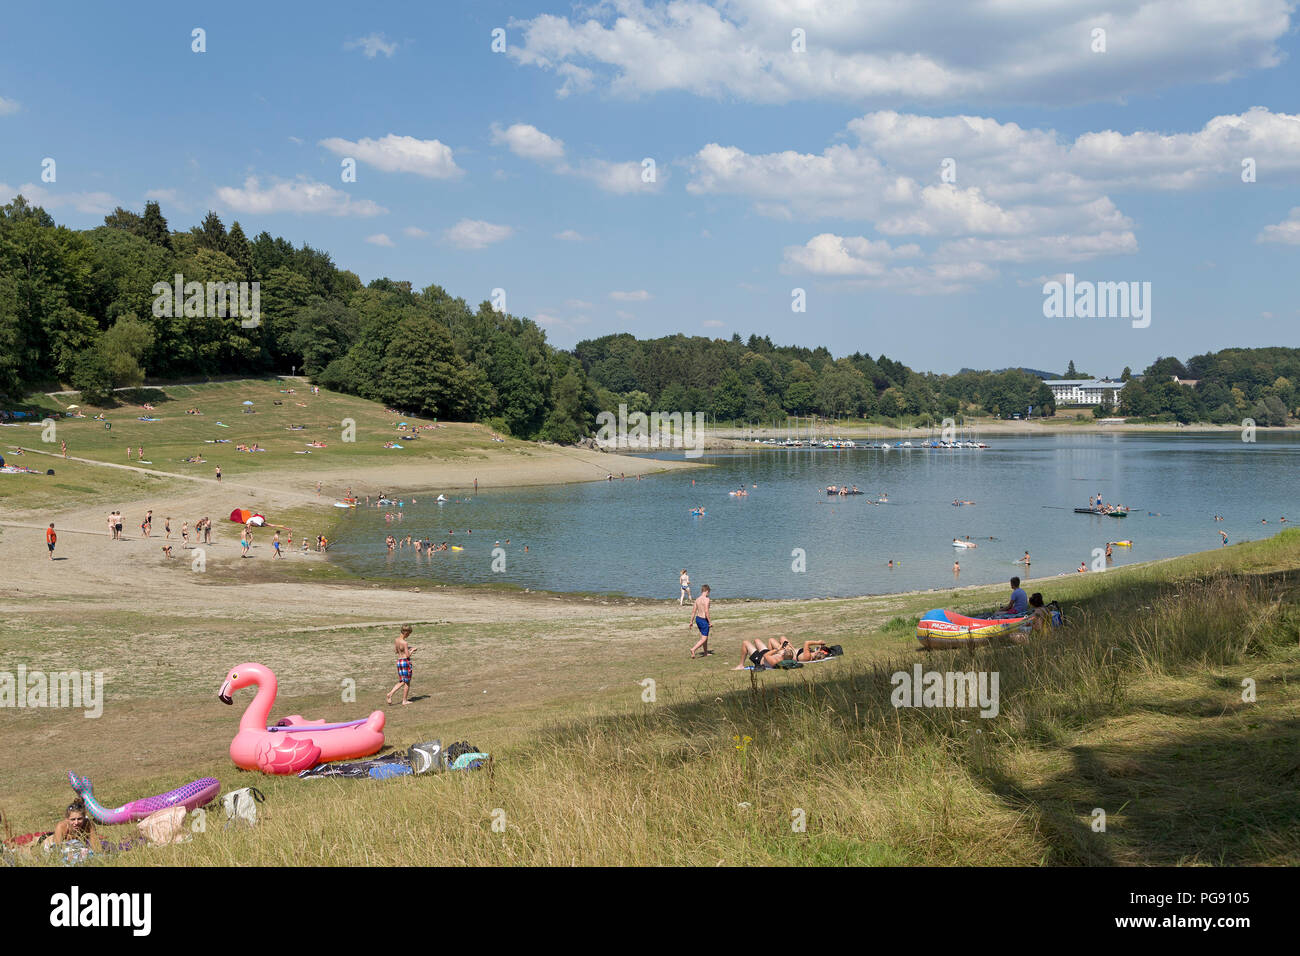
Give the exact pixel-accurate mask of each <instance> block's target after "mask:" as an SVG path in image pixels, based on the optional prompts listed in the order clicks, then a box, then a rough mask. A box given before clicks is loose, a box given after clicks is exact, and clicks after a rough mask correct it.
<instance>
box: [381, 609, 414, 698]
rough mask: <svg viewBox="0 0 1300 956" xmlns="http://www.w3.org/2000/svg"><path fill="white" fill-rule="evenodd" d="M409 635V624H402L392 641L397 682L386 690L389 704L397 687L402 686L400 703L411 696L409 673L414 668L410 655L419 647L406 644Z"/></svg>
mask: <svg viewBox="0 0 1300 956" xmlns="http://www.w3.org/2000/svg"><path fill="white" fill-rule="evenodd" d="M410 636H411V625H409V624H404V625H402V631H401V633H400V634H398V635H397V638H396V639H395V640H394V641H393V650H394V651H395V652H396V653H397V683H396V684H394V685H393V689H392V690H390V691H389V692H388V697H387V700H388V702H389V703H390V704H391V703H392V702H393V695H394V694H395V693H397V688H399V687H400V688H402V703H403V704H409V703H410V702H411V701H410V699H409V698H410V696H411V675H412V673H413V671H414V668H413V666H412V664H411V655H412V654H414V653H415V652H416V651H417V650H419V648H417V647H415V646H413V645H410V644H407V643H406V639H407V638H408V637H410Z"/></svg>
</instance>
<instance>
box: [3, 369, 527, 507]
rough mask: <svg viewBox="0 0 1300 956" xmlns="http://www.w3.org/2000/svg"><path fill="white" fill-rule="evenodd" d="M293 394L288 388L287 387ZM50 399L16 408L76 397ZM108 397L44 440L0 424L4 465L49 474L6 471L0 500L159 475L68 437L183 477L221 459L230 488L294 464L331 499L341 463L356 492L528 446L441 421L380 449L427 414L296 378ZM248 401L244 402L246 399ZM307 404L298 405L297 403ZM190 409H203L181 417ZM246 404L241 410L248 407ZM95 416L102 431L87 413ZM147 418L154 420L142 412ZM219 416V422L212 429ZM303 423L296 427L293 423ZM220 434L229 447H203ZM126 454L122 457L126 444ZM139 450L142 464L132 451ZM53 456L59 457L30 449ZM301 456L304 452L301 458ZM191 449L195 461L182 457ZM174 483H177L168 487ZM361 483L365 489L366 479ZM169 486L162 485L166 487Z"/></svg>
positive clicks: (39, 408) (89, 490) (115, 486)
mask: <svg viewBox="0 0 1300 956" xmlns="http://www.w3.org/2000/svg"><path fill="white" fill-rule="evenodd" d="M290 389H292V390H293V394H290V393H289V390H290ZM75 399H76V396H69V397H68V401H67V402H66V403H65V402H60V401H56V400H55V399H53V398H50V397H49V396H45V395H41V396H35V397H34V398H33V399H32V401H31V402H30V403H29V404H27V405H25V406H24V407H26V408H29V409H31V410H32V411H34V412H36V413H37V414H40V413H50V412H55V411H66V409H67V405H68V404H72V403H74V402H75ZM117 401H118V404H116V405H114V406H111V407H107V408H98V407H94V406H89V405H86V406H83V407H82V408H81V409H80V411H81V412H83V413H84V414H85V415H86V417H84V418H63V419H59V420H57V421H56V429H55V434H54V441H52V442H42V429H41V428H40V427H39V426H38V425H29V424H23V425H19V426H16V427H4V428H0V454H4V455H5V457H6V458H7V459H8V460H9V461H10V462H11V463H13V464H25V465H28V466H29V467H32V468H36V469H38V470H41V471H44V470H45V469H47V468H53V469H54V470H55V475H54V477H53V478H48V477H46V478H42V479H41V480H39V481H37V480H36V479H35V477H26V476H12V477H7V478H6V479H5V480H4V481H0V505H4V504H8V505H12V506H13V507H21V508H31V507H42V506H46V505H55V504H58V503H62V504H64V505H66V503H67V502H68V501H69V500H77V499H78V498H79V497H80V498H86V497H89V496H92V495H98V496H100V497H108V498H111V497H112V496H114V495H116V496H119V497H121V498H128V497H138V496H140V495H141V494H152V493H153V492H154V491H155V490H159V483H160V482H169V481H173V479H170V478H167V477H159V476H151V475H142V474H140V473H139V472H138V471H127V470H125V469H105V468H95V466H93V465H88V464H82V463H78V462H76V461H67V462H65V461H62V460H61V448H60V442H62V441H66V442H67V444H68V455H69V456H70V457H71V458H85V459H90V460H92V461H96V462H107V463H109V464H115V465H117V464H120V465H129V466H131V467H132V468H140V469H147V470H156V471H161V472H167V473H170V474H175V475H182V476H187V477H192V478H201V479H205V480H207V479H212V478H214V476H215V468H216V466H217V465H220V466H221V469H222V477H223V480H224V481H225V482H229V483H232V484H235V485H239V484H253V485H255V484H256V483H257V480H258V477H259V476H260V475H265V474H269V473H272V472H274V473H283V472H286V471H295V472H298V473H300V474H301V475H302V478H301V490H302V491H303V492H304V493H314V490H315V480H316V478H315V475H316V473H318V472H319V473H324V474H327V475H329V476H331V480H330V481H329V487H328V488H326V489H325V491H326V493H327V494H330V495H334V496H337V495H339V494H341V493H342V492H343V490H344V486H343V485H342V484H340V482H341V481H346V478H345V477H343V475H345V474H346V472H347V471H349V470H353V469H354V470H355V472H356V475H357V484H358V488H357V489H356V490H357V491H362V489H363V485H362V482H363V481H364V480H365V476H367V475H371V474H374V473H375V472H377V471H382V470H383V469H384V468H387V467H391V466H393V465H399V466H402V467H410V466H419V465H420V464H421V463H427V464H433V463H439V462H449V461H473V460H482V461H484V462H486V461H488V460H490V459H499V458H500V457H501V456H502V455H510V454H517V455H518V456H519V457H520V458H521V459H524V458H528V457H532V456H534V455H535V454H536V453H537V446H535V445H532V444H530V443H527V442H520V441H515V440H514V439H510V438H505V440H504V441H493V433H492V431H491V430H490V429H488V428H486V427H484V426H482V425H471V424H463V423H444V427H440V428H437V429H429V430H425V431H421V432H420V433H419V434H420V438H419V439H417V440H416V441H414V442H406V443H404V444H403V447H402V448H401V449H392V448H384V442H386V441H389V440H395V439H397V438H398V437H399V436H400V434H401V432H400V430H399V429H398V428H397V427H396V425H397V423H398V422H399V421H404V422H407V423H409V424H410V425H412V426H418V425H429V424H432V423H433V422H432V420H431V419H422V418H418V417H412V416H404V415H398V414H395V413H391V412H387V411H385V410H384V409H383V407H382V406H380V405H377V404H375V403H374V402H368V401H365V400H363V399H359V398H356V397H354V396H350V395H342V394H339V393H335V392H328V391H325V390H322V391H321V392H320V394H319V395H312V394H311V387H310V386H309V385H307V384H305V383H304V382H303V381H301V380H297V379H283V380H268V379H239V380H231V381H223V382H209V383H203V384H198V385H168V386H165V387H160V388H139V389H135V390H133V391H131V392H122V393H118V399H117ZM245 401H251V402H252V403H253V404H252V405H251V406H245V405H244V404H243V403H244V402H245ZM146 402H147V403H149V404H151V405H153V406H154V408H153V410H152V411H148V410H145V409H144V408H142V404H143V403H146ZM304 406H305V407H304ZM191 408H196V409H198V410H199V411H201V412H202V413H203V414H201V415H187V414H186V411H187V410H188V409H191ZM246 409H250V410H251V411H246ZM98 413H102V414H104V415H105V416H106V418H107V421H108V424H110V425H111V426H112V427H111V429H106V428H105V427H104V422H102V421H96V420H94V417H93V416H94V415H96V414H98ZM148 417H156V418H158V419H160V421H157V422H142V421H139V419H140V418H148ZM349 421H350V422H352V423H354V424H353V432H352V437H353V438H354V439H355V440H352V441H344V440H343V437H344V429H345V427H346V425H345V423H346V422H349ZM218 422H221V423H222V424H223V425H224V426H228V427H222V426H221V425H218V424H217V423H218ZM297 425H301V426H303V427H302V428H301V429H300V430H299V429H293V428H292V427H291V426H297ZM216 439H228V440H229V444H211V443H209V442H210V441H215V440H216ZM311 441H321V442H324V443H325V445H326V447H325V448H308V447H307V443H308V442H311ZM239 444H244V445H252V444H257V445H258V446H259V447H261V448H264V449H266V450H265V451H260V452H241V451H238V450H236V445H239ZM15 446H22V447H23V448H25V449H27V450H28V452H29V453H28V454H27V455H25V456H21V457H19V456H15V455H14V453H13V451H12V449H13V448H14V447H15ZM128 446H129V447H130V449H131V454H130V456H129V457H128V455H127V447H128ZM142 446H143V448H144V457H145V460H146V461H149V462H151V464H148V465H145V464H142V463H141V462H140V461H139V460H138V457H137V451H138V449H140V448H141V447H142ZM33 451H41V452H51V453H53V454H54V455H55V456H59V457H57V458H51V457H48V456H46V455H41V454H33V453H32V452H33ZM306 452H310V454H303V453H306ZM195 456H199V457H202V458H204V459H206V461H203V462H188V461H186V460H185V459H188V458H192V457H195ZM172 487H181V486H172ZM364 487H365V488H366V489H369V484H366V485H365V486H364ZM169 490H171V488H162V489H161V491H162V492H167V491H169Z"/></svg>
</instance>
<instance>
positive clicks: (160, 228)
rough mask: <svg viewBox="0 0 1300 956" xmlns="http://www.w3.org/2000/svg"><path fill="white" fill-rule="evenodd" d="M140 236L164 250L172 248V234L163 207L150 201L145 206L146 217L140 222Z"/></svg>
mask: <svg viewBox="0 0 1300 956" xmlns="http://www.w3.org/2000/svg"><path fill="white" fill-rule="evenodd" d="M140 236H141V237H143V238H144V239H146V240H148V241H149V242H152V243H153V244H154V245H155V246H162V247H163V248H164V249H171V247H172V232H171V229H169V228H168V226H167V220H166V219H165V218H163V214H162V207H161V206H159V205H158V203H156V202H154V201H153V200H150V201H149V202H147V203H145V204H144V215H143V216H142V217H141V220H140Z"/></svg>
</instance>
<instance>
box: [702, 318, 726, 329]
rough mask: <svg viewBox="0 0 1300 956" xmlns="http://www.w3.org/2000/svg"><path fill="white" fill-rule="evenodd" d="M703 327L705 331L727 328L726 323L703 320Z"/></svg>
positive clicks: (715, 320)
mask: <svg viewBox="0 0 1300 956" xmlns="http://www.w3.org/2000/svg"><path fill="white" fill-rule="evenodd" d="M704 327H705V328H706V329H725V328H726V327H727V323H726V322H720V321H719V320H717V319H705V320H704Z"/></svg>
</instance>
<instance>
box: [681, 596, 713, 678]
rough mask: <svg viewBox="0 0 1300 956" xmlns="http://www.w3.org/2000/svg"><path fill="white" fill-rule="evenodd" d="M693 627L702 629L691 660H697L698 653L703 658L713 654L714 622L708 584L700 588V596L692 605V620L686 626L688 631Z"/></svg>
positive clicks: (692, 649)
mask: <svg viewBox="0 0 1300 956" xmlns="http://www.w3.org/2000/svg"><path fill="white" fill-rule="evenodd" d="M692 626H694V627H698V628H699V629H700V639H699V640H698V641H696V642H695V646H694V647H692V648H691V660H695V652H696V651H701V656H708V655H709V654H712V653H713V652H712V651H710V650H709V629H710V628H711V627H712V626H713V621H712V619H711V618H710V617H709V586H708V585H707V584H706V585H704V586H703V587H702V588H700V596H699V597H697V598H696V599H695V603H694V604H692V605H691V619H690V621H688V622H687V624H686V630H688V631H689V630H690V629H691V627H692Z"/></svg>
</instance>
